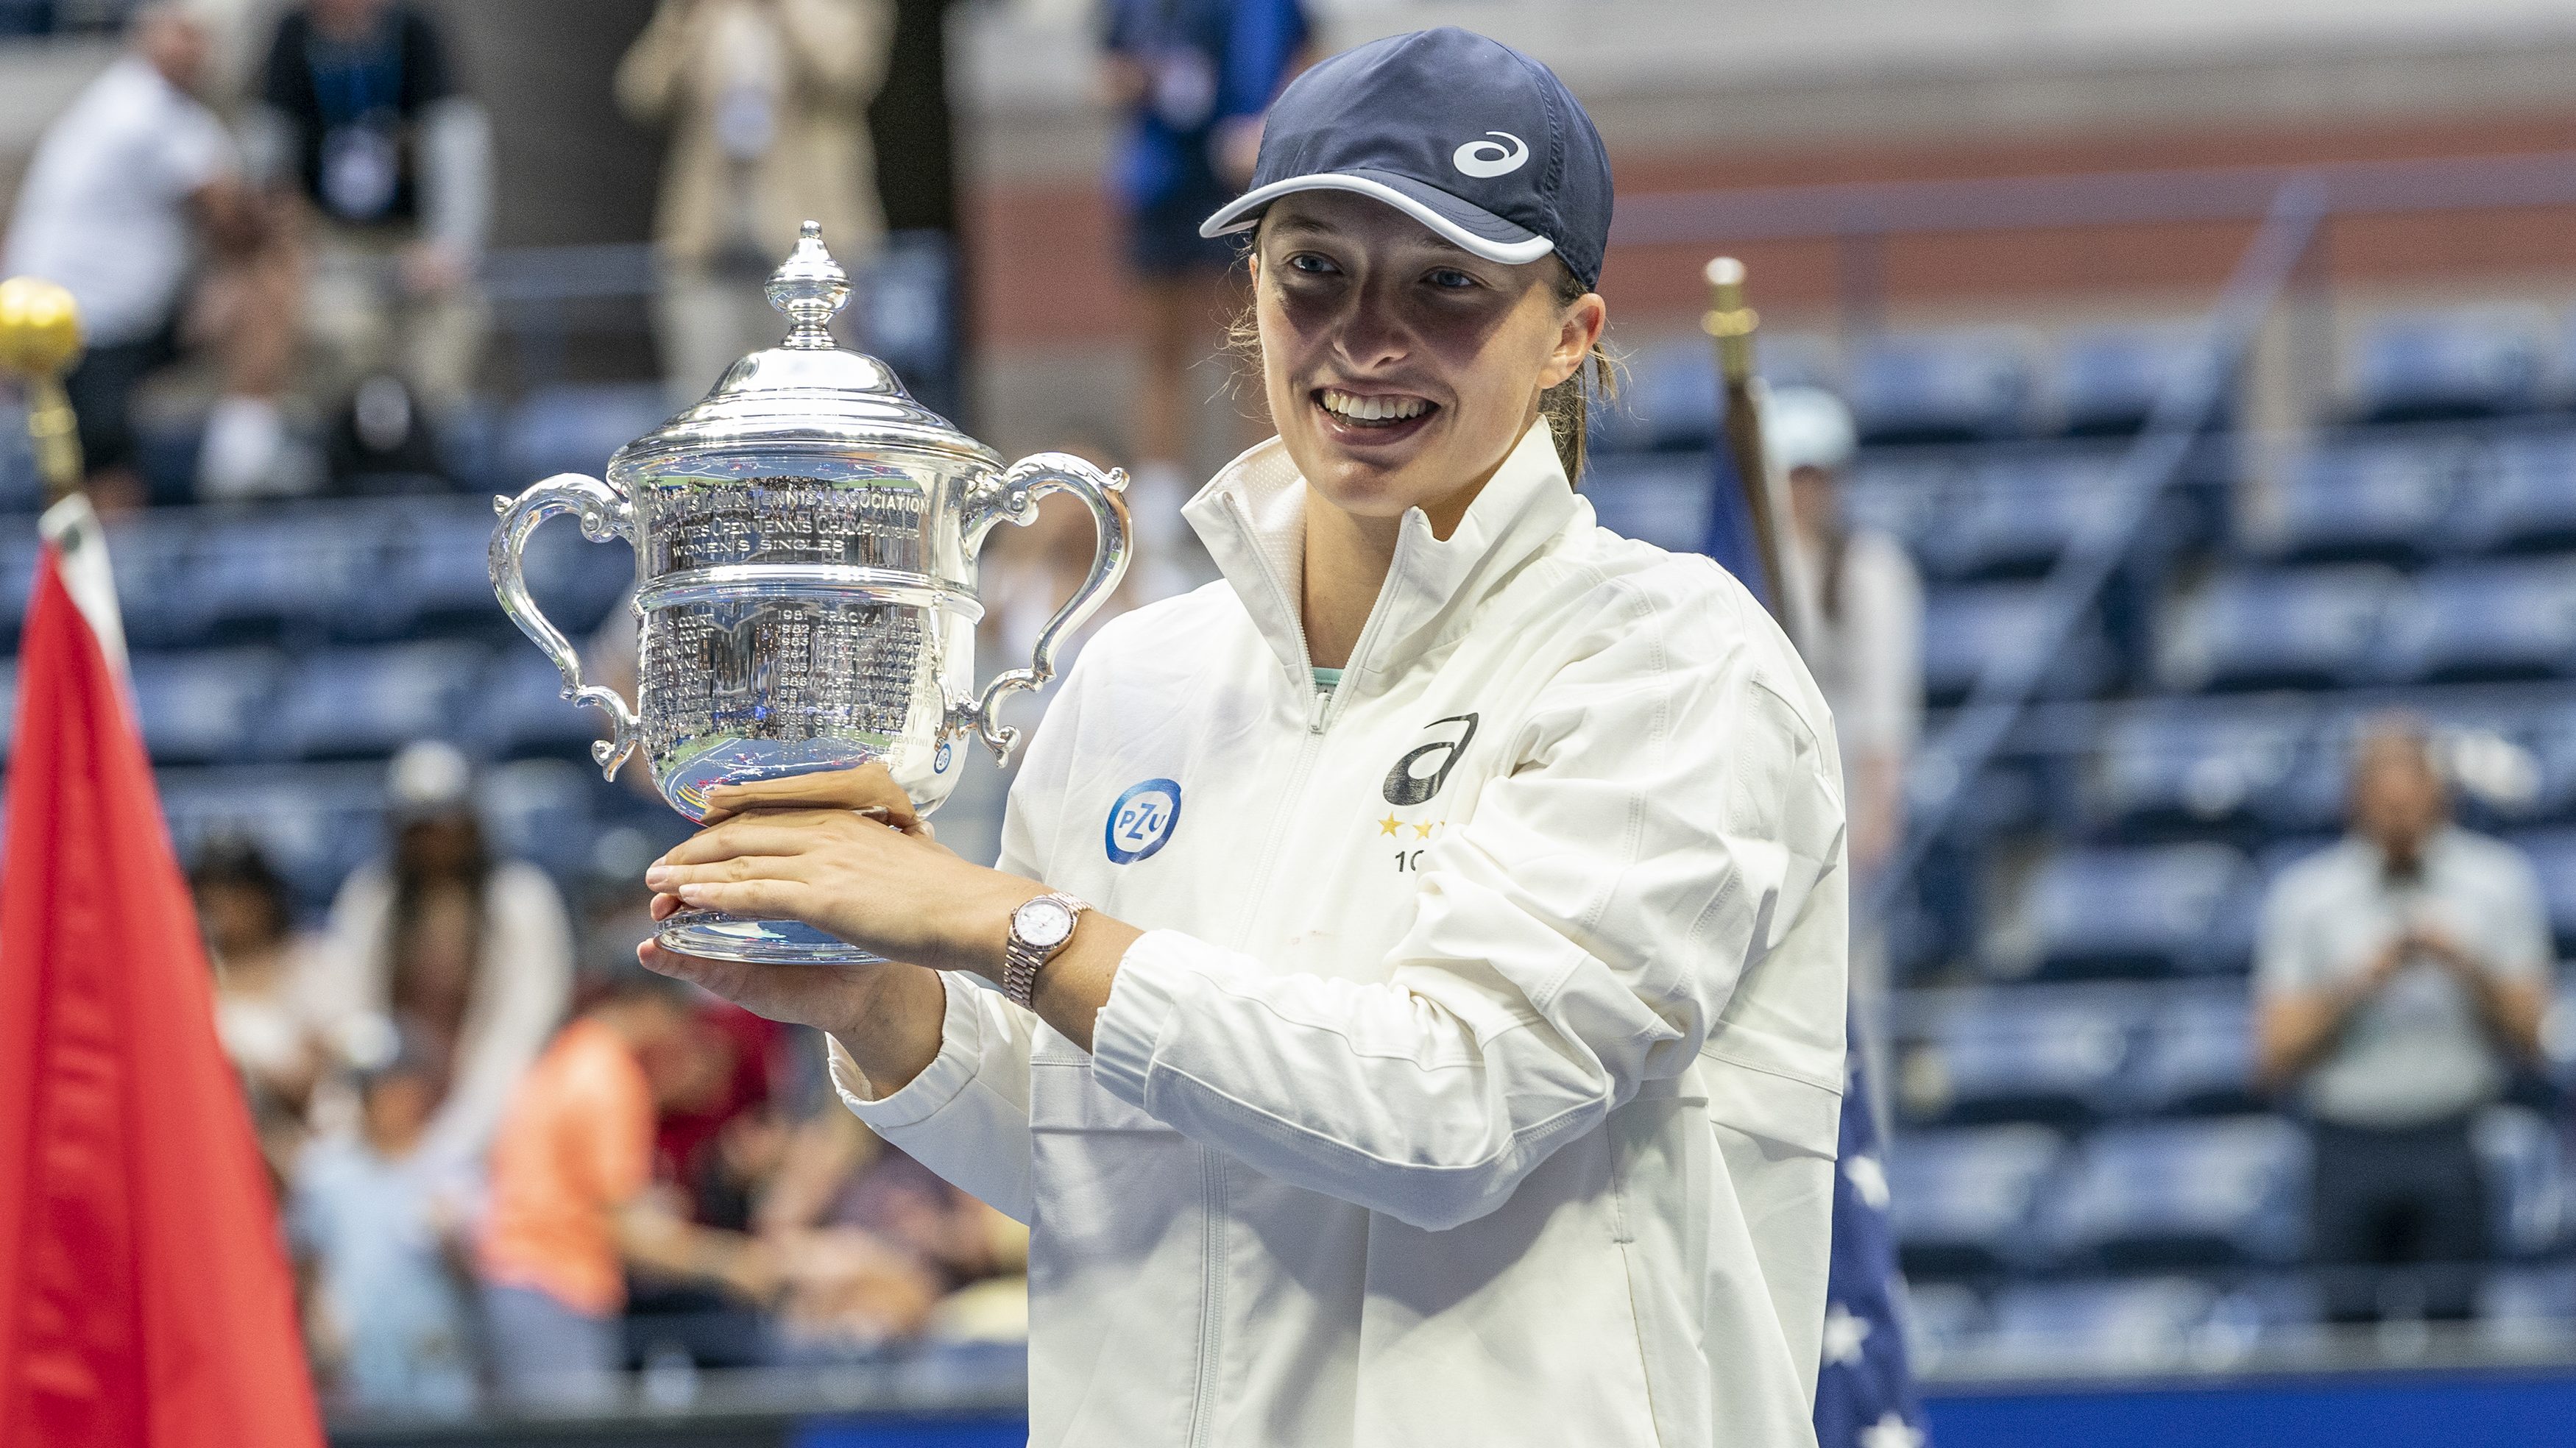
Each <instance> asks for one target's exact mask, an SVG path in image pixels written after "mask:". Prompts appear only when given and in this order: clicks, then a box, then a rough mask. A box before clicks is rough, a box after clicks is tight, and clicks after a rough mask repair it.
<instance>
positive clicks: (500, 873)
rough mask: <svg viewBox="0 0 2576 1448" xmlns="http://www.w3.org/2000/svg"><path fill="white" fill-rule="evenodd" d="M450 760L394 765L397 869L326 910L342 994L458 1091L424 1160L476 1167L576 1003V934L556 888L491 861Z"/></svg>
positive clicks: (468, 774)
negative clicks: (412, 1042) (414, 1041)
mask: <svg viewBox="0 0 2576 1448" xmlns="http://www.w3.org/2000/svg"><path fill="white" fill-rule="evenodd" d="M472 785H473V769H472V767H471V766H470V765H468V764H467V763H466V760H465V757H464V756H463V755H462V754H459V753H458V752H457V751H456V750H455V749H454V748H452V747H450V746H448V745H445V744H439V743H434V742H433V743H421V744H414V745H412V746H410V747H409V748H406V749H405V750H403V752H402V753H401V754H398V755H396V756H395V757H394V762H393V767H392V769H391V770H390V771H389V789H388V793H389V794H390V795H391V796H392V803H393V819H392V824H393V833H394V849H393V858H392V859H391V860H390V861H389V862H385V863H377V864H369V865H366V866H363V867H361V868H360V869H358V870H356V871H354V872H352V873H351V874H350V876H349V878H348V880H347V881H346V882H344V883H343V884H342V885H341V887H340V894H339V897H338V898H337V899H336V900H334V901H333V902H332V905H331V931H330V944H331V955H332V960H333V968H334V969H335V970H336V972H337V973H338V982H339V984H338V990H339V991H340V992H341V994H342V995H343V997H344V998H346V999H349V1000H353V1001H355V1002H357V1004H358V1007H359V1008H360V1009H362V1010H364V1011H367V1012H369V1013H370V1014H372V1015H373V1016H375V1017H377V1018H379V1019H381V1020H383V1021H385V1022H387V1023H389V1024H391V1025H393V1026H395V1027H398V1028H400V1029H402V1030H405V1031H409V1032H411V1033H413V1034H415V1035H417V1036H418V1037H419V1038H420V1039H421V1041H422V1042H423V1048H424V1049H425V1050H426V1051H427V1052H428V1054H429V1058H430V1060H431V1062H432V1064H433V1065H434V1066H436V1068H437V1071H438V1074H439V1075H440V1076H442V1077H443V1078H444V1079H445V1080H446V1081H447V1082H448V1083H449V1084H448V1089H447V1093H446V1096H445V1097H444V1098H443V1099H442V1100H441V1101H440V1102H439V1106H438V1114H437V1115H436V1116H435V1117H433V1118H432V1119H431V1121H430V1124H429V1129H428V1135H427V1138H426V1140H425V1141H424V1142H423V1144H422V1147H421V1150H422V1152H423V1153H424V1154H425V1156H426V1157H427V1159H429V1160H431V1161H433V1162H436V1163H438V1164H440V1165H441V1166H446V1167H473V1168H479V1167H480V1166H481V1164H482V1161H483V1152H484V1148H485V1147H487V1146H489V1145H490V1144H491V1140H492V1132H493V1128H494V1127H496V1126H497V1125H499V1124H500V1119H501V1110H502V1108H503V1107H504V1106H506V1105H508V1104H509V1099H510V1093H511V1091H512V1090H513V1089H515V1088H516V1087H517V1085H518V1083H519V1078H520V1077H521V1076H523V1075H525V1074H526V1073H527V1070H528V1067H529V1065H530V1063H532V1062H534V1061H535V1060H536V1058H537V1054H538V1052H540V1051H542V1050H543V1049H544V1048H545V1044H546V1040H547V1038H548V1037H549V1036H551V1035H552V1034H553V1033H554V1029H555V1026H556V1024H557V1023H558V1022H560V1021H561V1020H562V1019H563V1016H564V1007H565V1005H566V1004H567V1003H568V1002H569V1001H570V999H571V996H572V949H573V947H572V922H571V918H570V917H569V916H568V915H567V914H566V913H565V910H564V905H563V898H562V896H560V895H559V894H557V893H556V891H555V887H554V883H553V882H552V881H550V880H548V879H547V878H546V876H545V873H544V872H543V871H541V870H539V869H538V868H537V867H536V866H534V865H530V864H527V863H525V862H523V861H517V860H508V861H495V860H493V859H492V858H491V856H490V854H489V852H488V851H487V850H486V848H485V846H484V842H483V831H482V826H481V825H480V823H479V822H478V821H477V820H476V819H475V816H474V808H473V802H472Z"/></svg>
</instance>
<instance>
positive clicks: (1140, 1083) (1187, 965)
mask: <svg viewBox="0 0 2576 1448" xmlns="http://www.w3.org/2000/svg"><path fill="white" fill-rule="evenodd" d="M1208 953H1209V952H1208V948H1207V947H1206V946H1205V945H1202V944H1201V943H1199V942H1198V941H1197V940H1194V939H1192V938H1191V937H1189V936H1187V935H1183V934H1182V933H1180V932H1179V931H1177V930H1149V931H1147V932H1145V933H1144V934H1143V935H1140V936H1138V937H1136V941H1135V943H1134V944H1132V945H1130V946H1128V947H1127V953H1126V954H1125V955H1124V956H1121V957H1120V958H1119V961H1118V974H1117V975H1116V976H1114V977H1112V978H1111V979H1110V982H1109V1002H1108V1004H1106V1005H1104V1006H1102V1007H1101V1008H1100V1014H1099V1015H1097V1016H1095V1017H1093V1018H1092V1022H1091V1079H1092V1080H1094V1081H1097V1082H1098V1083H1100V1085H1101V1087H1102V1089H1104V1090H1106V1091H1107V1092H1108V1093H1109V1094H1110V1095H1112V1096H1115V1097H1117V1098H1118V1099H1119V1100H1121V1101H1124V1102H1127V1103H1128V1104H1129V1105H1131V1106H1134V1107H1136V1108H1138V1109H1139V1110H1149V1109H1150V1108H1148V1107H1147V1106H1146V1105H1145V1078H1146V1076H1147V1075H1148V1074H1149V1073H1150V1072H1151V1071H1152V1070H1153V1069H1154V1049H1155V1047H1156V1045H1158V1044H1159V1043H1160V1042H1161V1041H1162V1039H1163V1032H1164V1031H1165V1029H1167V1028H1168V1027H1169V1026H1170V1024H1171V1021H1172V1018H1173V1016H1175V1015H1177V1014H1178V1013H1179V1011H1180V1005H1181V995H1182V993H1183V992H1185V991H1187V990H1189V989H1190V987H1191V983H1192V982H1193V980H1194V979H1195V978H1196V977H1198V976H1200V975H1201V974H1203V973H1204V972H1205V968H1206V967H1205V964H1204V961H1203V959H1202V957H1204V956H1205V955H1207V954H1208Z"/></svg>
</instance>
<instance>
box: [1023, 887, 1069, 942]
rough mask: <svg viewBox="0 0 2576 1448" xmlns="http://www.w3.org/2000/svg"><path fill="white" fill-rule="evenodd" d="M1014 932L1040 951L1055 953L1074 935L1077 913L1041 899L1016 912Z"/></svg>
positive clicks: (1057, 902) (1063, 905) (1043, 897)
mask: <svg viewBox="0 0 2576 1448" xmlns="http://www.w3.org/2000/svg"><path fill="white" fill-rule="evenodd" d="M1011 931H1012V933H1013V934H1015V935H1017V936H1019V937H1020V939H1021V940H1023V941H1026V942H1027V943H1028V944H1031V945H1034V946H1036V947H1037V948H1038V949H1040V950H1053V949H1054V948H1056V947H1057V946H1059V945H1062V944H1064V942H1065V940H1066V939H1067V938H1068V937H1070V936H1071V935H1072V934H1073V911H1072V910H1071V909H1069V908H1067V907H1066V905H1065V903H1064V902H1063V901H1061V900H1056V899H1052V898H1050V897H1047V896H1044V895H1041V896H1039V897H1038V898H1037V899H1035V900H1032V901H1030V902H1029V903H1027V904H1026V905H1023V906H1021V907H1020V908H1019V909H1018V910H1016V911H1014V912H1012V914H1011Z"/></svg>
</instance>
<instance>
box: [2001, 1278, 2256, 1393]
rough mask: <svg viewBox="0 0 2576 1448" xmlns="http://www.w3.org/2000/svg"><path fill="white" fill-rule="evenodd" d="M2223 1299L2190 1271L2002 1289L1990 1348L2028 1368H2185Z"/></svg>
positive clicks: (2068, 1370)
mask: <svg viewBox="0 0 2576 1448" xmlns="http://www.w3.org/2000/svg"><path fill="white" fill-rule="evenodd" d="M2219 1301H2220V1298H2219V1292H2218V1289H2217V1288H2216V1287H2213V1286H2211V1285H2210V1284H2209V1283H2206V1282H2202V1281H2199V1280H2198V1279H2195V1278H2189V1277H2149V1278H2140V1279H2132V1280H2128V1281H2109V1282H2052V1283H2046V1284H2026V1285H2018V1286H2013V1287H2007V1288H2005V1289H2004V1290H2002V1291H2000V1292H1998V1293H1996V1294H1995V1299H1994V1324H1995V1325H1994V1333H1993V1336H1992V1337H1990V1338H1989V1339H1988V1341H1987V1346H1988V1348H1989V1350H1990V1351H1992V1352H1993V1353H1994V1354H1995V1355H1996V1356H1997V1357H1998V1358H1999V1359H2001V1360H2002V1361H2004V1362H2008V1363H2010V1364H2012V1365H2013V1366H2014V1367H2015V1368H2017V1369H2020V1370H2023V1371H2045V1372H2078V1371H2089V1372H2112V1371H2124V1370H2125V1371H2136V1370H2139V1369H2145V1368H2159V1367H2178V1366H2181V1365H2183V1364H2185V1363H2186V1362H2188V1361H2189V1360H2190V1358H2191V1355H2192V1352H2193V1350H2194V1348H2195V1347H2196V1346H2197V1344H2198V1337H2199V1334H2200V1332H2201V1330H2202V1329H2203V1327H2204V1326H2205V1325H2206V1324H2207V1323H2208V1321H2209V1319H2210V1317H2211V1315H2212V1314H2213V1313H2214V1312H2216V1311H2217V1310H2218V1306H2219Z"/></svg>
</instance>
